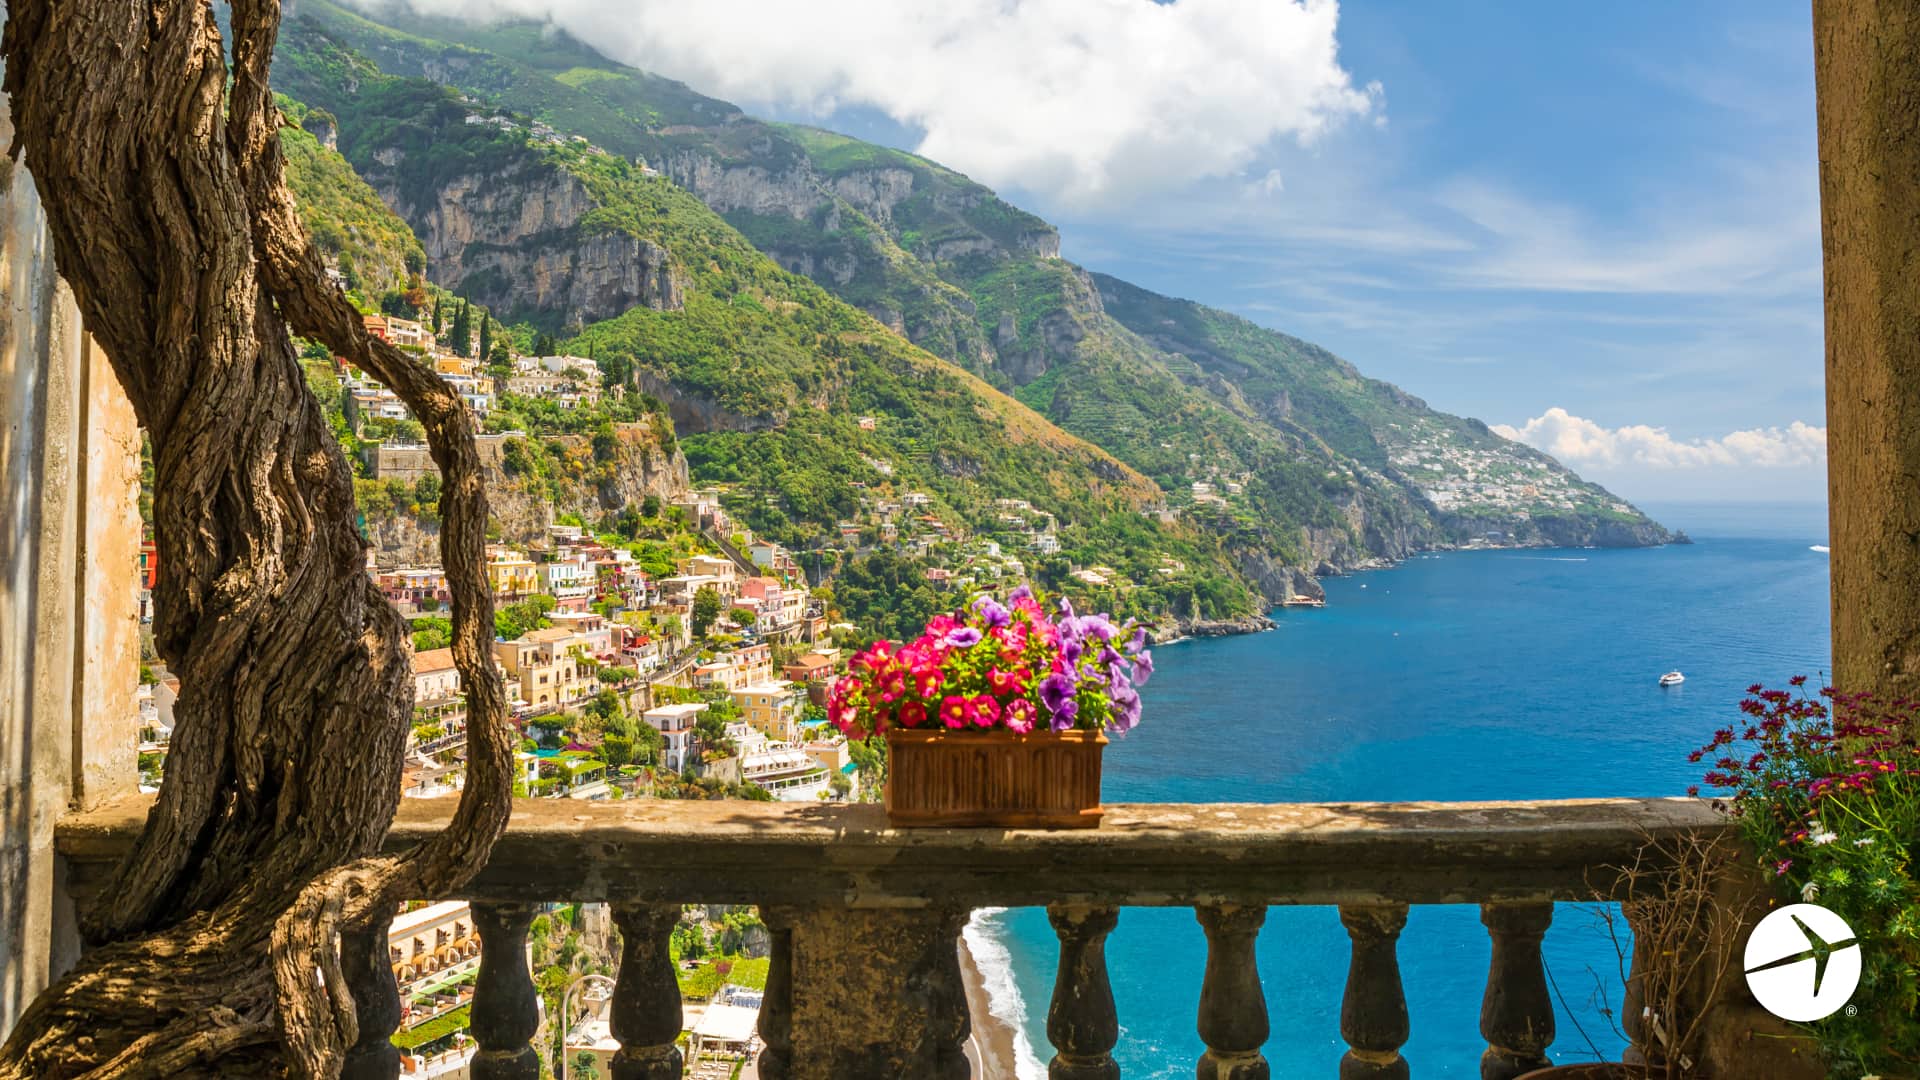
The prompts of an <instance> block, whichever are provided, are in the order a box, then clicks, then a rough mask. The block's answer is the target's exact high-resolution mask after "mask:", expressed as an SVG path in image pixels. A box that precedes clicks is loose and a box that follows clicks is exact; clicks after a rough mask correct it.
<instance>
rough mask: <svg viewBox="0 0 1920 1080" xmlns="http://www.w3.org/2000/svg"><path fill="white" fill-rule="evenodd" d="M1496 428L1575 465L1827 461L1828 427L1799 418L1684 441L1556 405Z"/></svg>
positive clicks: (1772, 465)
mask: <svg viewBox="0 0 1920 1080" xmlns="http://www.w3.org/2000/svg"><path fill="white" fill-rule="evenodd" d="M1493 430H1494V431H1495V432H1497V433H1498V434H1500V435H1502V436H1504V437H1506V438H1509V439H1513V440H1515V441H1516V442H1523V443H1526V444H1527V445H1529V446H1533V447H1536V448H1538V449H1540V450H1544V451H1546V452H1547V453H1549V454H1552V455H1553V456H1554V457H1556V458H1559V459H1560V460H1561V461H1563V462H1566V463H1568V464H1570V465H1576V466H1581V465H1603V466H1617V465H1629V466H1634V465H1637V466H1644V467H1648V468H1654V469H1698V468H1706V467H1714V466H1719V467H1731V468H1760V469H1784V468H1797V467H1801V466H1807V465H1817V464H1820V463H1822V462H1824V461H1826V460H1827V429H1826V428H1824V427H1813V426H1811V425H1809V424H1807V423H1805V422H1803V421H1799V420H1795V421H1794V422H1793V423H1791V424H1789V425H1787V426H1786V427H1783V428H1782V427H1765V428H1749V429H1747V430H1744V431H1736V432H1733V433H1732V434H1729V435H1726V436H1723V437H1721V438H1718V439H1686V440H1682V439H1676V438H1674V437H1673V436H1672V435H1670V434H1668V433H1667V430H1666V429H1665V428H1658V427H1649V426H1648V425H1646V424H1629V425H1627V426H1625V427H1617V428H1607V427H1602V426H1601V425H1599V424H1596V423H1594V422H1593V421H1592V420H1588V419H1586V418H1585V417H1580V416H1575V415H1573V414H1572V413H1570V412H1568V411H1567V410H1565V409H1562V408H1559V407H1557V406H1556V407H1554V408H1551V409H1548V410H1547V411H1546V412H1545V413H1543V414H1541V415H1540V416H1536V417H1534V418H1533V419H1531V420H1529V421H1527V422H1526V423H1525V424H1522V425H1520V426H1519V427H1518V428H1515V427H1511V426H1509V425H1506V424H1495V425H1493Z"/></svg>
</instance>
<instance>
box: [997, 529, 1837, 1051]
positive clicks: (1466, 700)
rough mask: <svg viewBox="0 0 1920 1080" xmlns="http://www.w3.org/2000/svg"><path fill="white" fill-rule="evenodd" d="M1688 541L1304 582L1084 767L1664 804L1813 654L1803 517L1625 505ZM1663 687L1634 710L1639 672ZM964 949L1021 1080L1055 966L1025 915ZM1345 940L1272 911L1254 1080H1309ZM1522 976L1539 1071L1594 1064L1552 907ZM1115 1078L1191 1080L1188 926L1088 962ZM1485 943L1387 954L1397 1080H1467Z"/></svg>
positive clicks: (1597, 1022) (1182, 914) (1408, 792)
mask: <svg viewBox="0 0 1920 1080" xmlns="http://www.w3.org/2000/svg"><path fill="white" fill-rule="evenodd" d="M1646 509H1647V511H1648V512H1649V513H1650V514H1652V515H1653V516H1654V517H1655V519H1656V520H1658V521H1660V522H1661V523H1662V524H1665V525H1667V526H1668V527H1669V528H1676V529H1684V530H1685V531H1686V532H1687V533H1688V534H1689V535H1690V536H1691V537H1692V539H1693V540H1694V543H1693V544H1692V545H1690V546H1678V545H1676V546H1670V547H1662V548H1650V549H1640V550H1598V549H1560V550H1527V551H1511V550H1501V551H1464V552H1448V553H1441V554H1435V555H1426V556H1421V557H1416V558H1413V559H1410V560H1408V561H1407V562H1405V563H1403V564H1401V565H1400V566H1397V567H1395V568H1393V569H1390V570H1381V571H1375V572H1371V573H1364V574H1356V575H1354V576H1351V577H1346V578H1340V579H1336V580H1330V581H1327V582H1325V585H1326V590H1327V606H1326V607H1325V608H1324V609H1289V610H1284V611H1280V612H1276V613H1275V617H1276V619H1277V620H1278V622H1279V626H1278V628H1277V629H1275V630H1273V631H1271V632H1267V633H1262V634H1253V635H1247V636H1241V637H1232V638H1218V639H1212V640H1199V641H1190V642H1181V643H1177V644H1173V645H1169V646H1166V647H1163V648H1160V649H1158V650H1156V653H1155V660H1156V663H1157V669H1158V670H1157V673H1156V674H1155V676H1154V678H1153V680H1152V682H1151V683H1150V684H1149V685H1148V686H1147V687H1146V688H1145V690H1144V691H1143V694H1144V697H1145V701H1146V711H1145V713H1144V717H1143V720H1142V722H1141V724H1140V726H1139V727H1138V728H1137V729H1135V730H1134V731H1133V732H1132V733H1130V734H1129V735H1127V736H1126V737H1125V738H1124V739H1120V740H1116V741H1115V742H1114V743H1113V744H1112V745H1111V746H1109V747H1108V750H1107V755H1106V766H1105V798H1106V799H1107V801H1109V802H1287V801H1322V800H1348V799H1366V800H1372V799H1380V800H1399V799H1544V798H1574V797H1582V796H1607V795H1626V796H1656V795H1679V794H1683V793H1684V792H1685V790H1686V788H1687V786H1688V785H1689V784H1691V783H1695V782H1697V781H1698V779H1699V777H1698V772H1699V767H1698V766H1695V765H1690V764H1689V763H1688V762H1687V760H1686V755H1687V752H1688V751H1689V750H1691V749H1693V748H1694V747H1696V746H1698V745H1700V744H1702V743H1704V742H1705V741H1706V740H1707V739H1708V737H1710V735H1711V733H1712V732H1713V730H1714V729H1715V728H1716V727H1719V726H1722V725H1725V724H1727V723H1729V722H1730V721H1731V720H1732V718H1734V717H1736V716H1737V715H1738V712H1737V706H1738V703H1739V701H1740V699H1741V698H1742V697H1743V696H1744V694H1745V689H1746V687H1747V686H1749V685H1750V684H1752V683H1755V682H1765V683H1768V684H1774V685H1784V684H1785V682H1786V680H1787V679H1788V678H1789V677H1790V676H1793V675H1796V674H1805V675H1808V676H1809V677H1810V681H1812V682H1815V683H1816V684H1817V683H1818V682H1819V680H1820V678H1821V675H1822V673H1823V672H1824V671H1825V670H1826V669H1827V665H1828V660H1829V657H1830V648H1829V643H1828V607H1827V578H1828V568H1827V558H1828V556H1827V554H1826V550H1825V545H1826V543H1827V540H1826V535H1827V524H1826V508H1825V507H1824V506H1823V505H1818V504H1791V505H1762V504H1735V503H1715V504H1674V505H1651V506H1647V507H1646ZM1675 669H1677V670H1680V671H1682V672H1684V673H1685V675H1686V681H1685V682H1684V683H1682V684H1680V685H1678V686H1674V687H1668V688H1662V687H1661V686H1659V685H1658V679H1659V677H1660V675H1661V674H1662V673H1663V672H1666V671H1669V670H1675ZM966 937H967V940H968V942H969V945H970V946H971V948H972V950H973V952H974V955H975V958H976V962H978V963H979V965H980V966H981V968H982V974H983V976H984V977H985V982H986V984H987V990H988V994H989V997H990V999H991V1001H992V1003H993V1012H994V1013H995V1014H996V1015H997V1016H999V1017H1000V1018H1001V1019H1003V1020H1005V1021H1007V1022H1008V1023H1010V1024H1012V1025H1014V1026H1015V1028H1016V1030H1017V1031H1018V1032H1019V1036H1020V1037H1019V1038H1018V1039H1017V1040H1016V1041H1017V1042H1018V1044H1019V1051H1020V1057H1021V1063H1020V1077H1021V1080H1042V1078H1044V1077H1045V1075H1046V1069H1045V1066H1044V1062H1046V1061H1047V1060H1048V1059H1049V1058H1051V1056H1052V1049H1051V1047H1050V1046H1049V1044H1048V1043H1047V1039H1046V1011H1047V1002H1048V999H1049V997H1050V995H1051V992H1052V985H1053V978H1054V970H1055V966H1056V961H1057V954H1056V951H1057V944H1056V941H1055V938H1054V935H1053V931H1052V930H1051V928H1050V927H1049V926H1048V924H1047V920H1046V915H1045V912H1044V911H1043V910H1041V909H1037V908H1019V909H1012V910H990V911H983V912H978V913H976V915H975V917H974V920H973V922H972V923H971V924H970V925H969V926H968V928H967V931H966ZM1347 955H1348V940H1347V936H1346V932H1345V931H1344V930H1343V929H1342V928H1341V926H1340V923H1339V919H1338V917H1337V915H1336V913H1335V910H1334V909H1333V908H1327V907H1289V906H1276V907H1274V908H1272V909H1270V911H1269V913H1268V916H1267V923H1266V927H1265V929H1264V931H1263V932H1262V934H1261V937H1260V943H1259V950H1258V959H1259V965H1260V974H1261V979H1262V982H1263V984H1264V987H1265V992H1266V998H1267V1008H1268V1012H1269V1014H1270V1018H1271V1023H1272V1035H1271V1037H1270V1038H1269V1040H1268V1043H1267V1046H1266V1048H1265V1053H1266V1055H1267V1058H1268V1060H1269V1061H1270V1062H1271V1063H1272V1065H1273V1074H1274V1075H1275V1076H1288V1077H1292V1076H1332V1075H1334V1074H1335V1073H1336V1072H1337V1071H1338V1061H1339V1059H1340V1055H1341V1054H1342V1053H1343V1052H1344V1050H1345V1044H1344V1043H1343V1042H1342V1041H1341V1039H1340V1032H1339V1022H1340V1019H1339V1018H1340V997H1341V992H1342V988H1343V986H1344V984H1345V980H1346V968H1347ZM1544 956H1545V960H1546V964H1547V969H1548V973H1549V975H1550V977H1551V983H1552V989H1553V991H1554V993H1555V1001H1556V1010H1557V1012H1558V1016H1557V1021H1556V1031H1557V1036H1556V1039H1555V1041H1554V1043H1553V1045H1552V1046H1551V1047H1550V1048H1549V1053H1550V1055H1551V1056H1552V1057H1553V1058H1554V1060H1555V1061H1556V1062H1560V1063H1569V1062H1575V1061H1583V1060H1595V1059H1600V1058H1613V1057H1617V1056H1618V1054H1619V1051H1620V1050H1621V1048H1622V1047H1623V1045H1624V1039H1623V1037H1622V1036H1621V1035H1620V1034H1619V1032H1618V1028H1617V1024H1618V1020H1617V1010H1618V1006H1619V1001H1620V966H1621V965H1620V962H1619V953H1618V952H1617V951H1616V948H1615V946H1614V944H1613V943H1612V941H1611V940H1610V938H1609V936H1608V934H1607V930H1606V926H1605V923H1604V921H1603V920H1602V919H1601V917H1600V913H1599V911H1598V909H1597V908H1594V907H1589V906H1585V905H1568V904H1563V905H1560V906H1559V907H1558V908H1557V909H1556V913H1555V919H1554V924H1553V928H1552V930H1551V931H1550V932H1549V933H1548V935H1547V939H1546V943H1545V948H1544ZM1107 958H1108V967H1109V972H1110V974H1111V978H1112V980H1113V991H1114V999H1115V1002H1116V1004H1117V1006H1118V1009H1119V1018H1120V1025H1121V1034H1120V1044H1119V1046H1118V1048H1117V1049H1116V1052H1115V1056H1116V1057H1117V1058H1118V1059H1119V1062H1120V1065H1121V1068H1122V1072H1123V1075H1126V1076H1128V1077H1132V1078H1136V1080H1139V1078H1149V1077H1151V1078H1175V1077H1178V1078H1181V1080H1185V1078H1187V1077H1191V1076H1192V1075H1193V1068H1194V1062H1195V1061H1196V1059H1197V1058H1198V1057H1199V1055H1200V1053H1201V1051H1202V1050H1203V1046H1202V1045H1201V1042H1200V1039H1199V1036H1198V1035H1197V1034H1196V1033H1195V1030H1194V1020H1195V1016H1196V1009H1197V1007H1198V1003H1199V998H1200V978H1201V971H1202V967H1203V964H1204V962H1205V958H1206V949H1205V944H1204V939H1203V938H1202V936H1201V932H1200V928H1199V925H1198V923H1197V922H1196V921H1195V919H1194V914H1193V912H1192V911H1191V910H1190V909H1148V908H1127V909H1125V910H1123V911H1122V913H1121V916H1120V924H1119V928H1118V929H1117V930H1115V932H1114V934H1113V936H1112V937H1111V938H1110V939H1109V940H1108V945H1107ZM1487 961H1488V943H1487V936H1486V931H1485V929H1484V928H1483V927H1482V926H1481V925H1480V922H1479V911H1478V909H1477V908H1476V907H1475V906H1473V905H1470V904H1465V905H1448V906H1431V907H1416V908H1414V909H1413V910H1412V912H1411V914H1410V916H1409V918H1408V920H1407V927H1406V930H1405V931H1404V932H1403V933H1402V934H1401V937H1400V966H1401V975H1402V980H1403V982H1404V984H1405V987H1406V994H1407V1003H1408V1010H1409V1013H1410V1015H1411V1018H1412V1037H1411V1038H1410V1039H1409V1040H1408V1042H1407V1045H1406V1046H1405V1047H1404V1048H1403V1053H1404V1055H1405V1056H1406V1058H1407V1059H1408V1060H1409V1062H1410V1063H1411V1065H1412V1067H1413V1071H1414V1073H1415V1074H1417V1075H1420V1076H1428V1077H1460V1078H1463V1080H1464V1078H1471V1077H1477V1076H1478V1075H1479V1065H1478V1062H1479V1057H1480V1052H1481V1050H1482V1049H1484V1043H1483V1042H1482V1041H1481V1039H1480V1036H1479V1033H1478V1032H1479V1027H1478V1017H1479V1006H1480V995H1481V991H1482V989H1483V987H1484V985H1485V981H1486V972H1487Z"/></svg>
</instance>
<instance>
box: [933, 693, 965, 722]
mask: <svg viewBox="0 0 1920 1080" xmlns="http://www.w3.org/2000/svg"><path fill="white" fill-rule="evenodd" d="M967 720H968V716H967V699H966V698H963V697H961V696H960V695H959V694H948V695H947V696H946V697H945V698H943V699H941V701H940V722H941V723H943V724H945V725H947V726H948V727H950V728H963V727H966V726H967Z"/></svg>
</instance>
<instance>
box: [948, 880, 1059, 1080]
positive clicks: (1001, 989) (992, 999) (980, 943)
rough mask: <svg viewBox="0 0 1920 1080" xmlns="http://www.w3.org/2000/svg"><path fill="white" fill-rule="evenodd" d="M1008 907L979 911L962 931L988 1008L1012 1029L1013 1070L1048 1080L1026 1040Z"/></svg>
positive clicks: (1027, 1079)
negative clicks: (1010, 946)
mask: <svg viewBox="0 0 1920 1080" xmlns="http://www.w3.org/2000/svg"><path fill="white" fill-rule="evenodd" d="M1006 911H1007V909H1006V908H979V909H976V910H975V911H974V913H973V918H971V919H968V920H967V925H966V926H965V927H963V928H961V930H960V936H961V937H963V938H965V939H966V942H967V951H968V952H969V953H971V954H972V955H973V965H974V967H976V968H979V969H980V983H981V985H982V986H984V987H985V988H986V991H987V1006H988V1008H989V1009H990V1010H991V1011H992V1012H993V1015H994V1017H995V1019H998V1020H999V1021H1000V1022H1001V1023H1003V1024H1006V1025H1007V1026H1008V1027H1010V1028H1012V1029H1013V1053H1014V1058H1015V1061H1014V1071H1015V1073H1016V1074H1017V1075H1018V1076H1019V1077H1020V1080H1047V1066H1046V1063H1045V1062H1042V1061H1041V1060H1040V1054H1039V1053H1038V1052H1037V1051H1036V1050H1035V1049H1034V1047H1033V1040H1032V1039H1029V1038H1028V1037H1027V1001H1026V998H1024V997H1022V996H1021V994H1020V985H1019V984H1018V983H1016V982H1014V979H1013V954H1012V953H1010V952H1008V951H1007V946H1006V942H1005V941H1003V940H1002V939H1003V938H1004V937H1005V935H1006V932H1007V928H1006V926H1005V925H1004V924H1002V923H1001V922H1000V916H1002V915H1004V914H1006Z"/></svg>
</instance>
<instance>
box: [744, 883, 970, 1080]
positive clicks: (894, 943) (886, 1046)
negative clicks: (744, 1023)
mask: <svg viewBox="0 0 1920 1080" xmlns="http://www.w3.org/2000/svg"><path fill="white" fill-rule="evenodd" d="M966 919H967V912H966V911H965V910H964V909H950V908H932V909H927V908H913V909H903V908H877V909H875V908H817V909H806V910H802V911H800V912H798V914H797V917H796V918H795V920H794V921H793V923H792V931H793V939H792V942H793V943H792V954H791V955H792V965H791V969H790V972H789V974H788V976H787V977H788V978H789V979H790V980H791V982H790V983H789V990H788V993H789V995H790V996H789V998H788V1000H789V1001H790V1003H791V1012H790V1013H789V1015H788V1016H787V1017H785V1018H784V1019H783V1020H782V1021H781V1023H783V1024H784V1026H785V1027H786V1029H787V1046H786V1047H785V1048H784V1050H785V1056H786V1061H785V1062H784V1065H783V1068H782V1070H781V1072H780V1073H779V1074H777V1077H776V1076H775V1074H771V1073H768V1072H767V1071H766V1069H765V1068H762V1070H761V1075H763V1076H768V1077H775V1080H841V1078H843V1077H854V1076H875V1077H879V1076H888V1077H892V1076H898V1077H909V1076H910V1077H914V1078H915V1080H921V1078H923V1077H924V1078H926V1080H966V1077H967V1075H968V1065H967V1058H966V1051H965V1047H966V1041H967V1035H968V1033H969V1031H970V1030H971V1019H970V1017H969V1015H968V1012H967V995H966V987H965V984H964V983H963V982H962V981H961V977H960V956H959V951H958V949H959V936H960V927H961V925H962V924H963V923H964V922H965V921H966ZM795 988H797V989H795ZM769 989H771V987H770V988H769ZM764 1014H765V1010H764V1008H763V1010H762V1016H763V1019H762V1022H763V1023H764V1022H765V1018H764ZM769 1042H771V1040H769ZM768 1052H769V1053H773V1050H772V1047H771V1046H770V1047H769V1051H768ZM765 1060H766V1057H765V1056H763V1057H762V1061H765Z"/></svg>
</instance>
